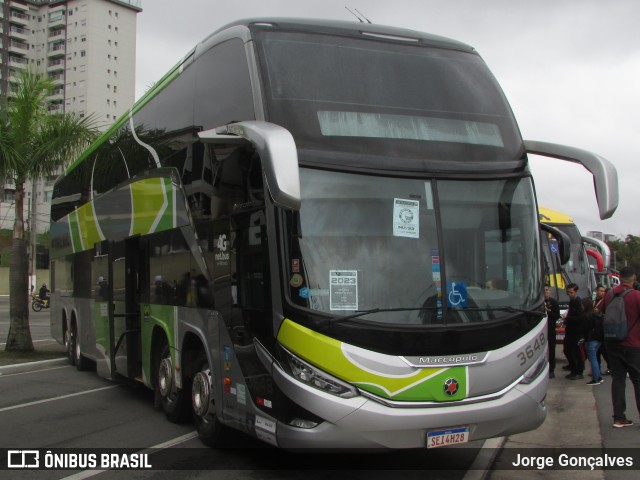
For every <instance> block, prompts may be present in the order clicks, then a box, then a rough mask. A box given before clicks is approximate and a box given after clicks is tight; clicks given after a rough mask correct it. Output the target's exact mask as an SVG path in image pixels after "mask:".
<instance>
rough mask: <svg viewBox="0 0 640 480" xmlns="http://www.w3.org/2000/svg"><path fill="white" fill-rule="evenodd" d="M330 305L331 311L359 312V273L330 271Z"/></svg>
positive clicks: (353, 271)
mask: <svg viewBox="0 0 640 480" xmlns="http://www.w3.org/2000/svg"><path fill="white" fill-rule="evenodd" d="M329 285H330V287H329V304H330V309H331V310H358V272H357V271H356V270H330V271H329Z"/></svg>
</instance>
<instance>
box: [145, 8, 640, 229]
mask: <svg viewBox="0 0 640 480" xmlns="http://www.w3.org/2000/svg"><path fill="white" fill-rule="evenodd" d="M345 6H346V7H349V8H350V9H351V10H355V9H357V10H359V11H360V12H362V13H363V14H364V15H366V17H367V18H368V19H370V20H371V21H372V22H373V23H378V24H383V25H391V26H396V27H402V28H410V29H414V30H419V31H423V32H429V33H434V34H438V35H442V36H445V37H450V38H453V39H456V40H460V41H462V42H465V43H467V44H469V45H471V46H473V47H475V48H476V49H477V50H478V52H479V53H480V55H481V56H482V57H483V59H484V60H485V62H486V63H487V64H488V66H489V68H490V69H491V71H492V72H493V74H494V75H495V76H496V78H497V79H498V82H500V84H501V86H502V88H503V90H504V92H505V94H506V96H507V99H508V100H509V102H510V104H511V107H512V109H513V111H514V113H515V116H516V119H517V121H518V124H519V126H520V130H521V132H522V136H523V138H525V139H528V140H539V141H548V142H554V143H562V144H566V145H570V146H574V147H580V148H584V149H587V150H591V151H593V152H595V153H597V154H599V155H601V156H603V157H605V158H607V159H608V160H610V161H611V162H612V163H613V164H614V165H615V166H616V168H617V170H618V176H619V189H620V205H619V207H618V210H617V211H616V213H615V214H614V215H613V217H612V218H611V219H609V220H606V221H601V220H600V218H599V215H598V207H597V203H596V197H595V193H594V190H593V180H592V177H591V175H590V174H589V173H588V172H587V171H586V170H585V169H584V168H582V167H581V166H579V165H575V164H568V163H566V162H562V161H559V160H550V159H545V158H542V157H537V156H529V159H530V166H531V170H532V172H533V176H534V181H535V184H536V190H537V194H538V201H539V204H540V205H543V206H546V207H549V208H553V209H556V210H560V211H562V212H565V213H567V214H569V215H570V216H572V217H573V219H574V220H575V222H576V223H577V224H578V226H579V227H580V229H581V231H582V233H583V234H585V233H586V232H587V231H589V230H598V231H604V232H605V233H613V234H616V235H627V234H632V235H640V211H639V210H640V205H639V202H638V199H639V198H640V196H639V194H638V191H639V190H640V25H639V24H638V20H639V19H640V1H638V0H610V1H604V0H536V1H526V0H395V1H389V0H367V1H363V0H319V1H318V0H313V1H304V0H260V1H257V0H243V1H239V2H221V1H216V0H181V1H179V2H177V1H175V0H143V2H142V8H143V11H142V12H141V13H140V14H138V23H137V67H136V98H139V97H140V96H141V95H142V94H143V93H144V91H145V90H146V89H147V88H148V87H149V86H150V85H152V84H153V83H154V82H155V81H157V80H158V79H160V77H162V75H163V74H164V73H166V72H167V71H168V70H169V69H170V68H171V67H172V66H173V65H175V64H176V63H177V62H178V61H179V60H180V59H181V58H182V57H183V56H184V55H185V54H186V53H187V52H188V51H189V50H190V49H191V48H192V47H193V46H195V45H196V44H197V43H198V42H199V41H200V40H202V39H203V38H204V37H206V36H207V35H208V34H209V33H211V32H213V31H214V30H216V29H218V28H219V27H222V26H224V25H225V24H227V23H229V22H232V21H234V20H238V19H242V18H249V17H257V16H279V17H282V16H286V17H309V18H329V19H338V20H355V18H354V17H353V16H352V15H351V14H350V13H349V12H348V11H347V10H346V9H345Z"/></svg>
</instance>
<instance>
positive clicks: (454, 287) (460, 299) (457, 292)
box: [447, 280, 469, 308]
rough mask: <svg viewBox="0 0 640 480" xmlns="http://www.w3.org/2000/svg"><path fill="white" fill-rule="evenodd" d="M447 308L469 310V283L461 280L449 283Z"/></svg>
mask: <svg viewBox="0 0 640 480" xmlns="http://www.w3.org/2000/svg"><path fill="white" fill-rule="evenodd" d="M447 306H448V307H449V308H467V307H468V306H469V304H468V297H467V282H462V281H459V280H456V281H452V282H447Z"/></svg>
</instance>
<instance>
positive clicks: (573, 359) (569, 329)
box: [563, 283, 584, 380]
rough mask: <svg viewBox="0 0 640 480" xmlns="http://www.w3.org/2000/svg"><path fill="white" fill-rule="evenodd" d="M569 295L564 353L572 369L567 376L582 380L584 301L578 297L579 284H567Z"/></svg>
mask: <svg viewBox="0 0 640 480" xmlns="http://www.w3.org/2000/svg"><path fill="white" fill-rule="evenodd" d="M567 295H568V296H569V308H568V309H567V313H566V315H565V317H564V323H565V334H564V342H563V351H564V355H565V357H567V361H568V362H569V367H570V370H571V371H570V373H569V374H568V375H567V378H568V379H569V380H582V379H583V378H584V377H583V376H582V372H583V371H584V362H583V360H582V355H581V353H580V340H581V339H582V333H583V329H582V326H581V323H580V320H581V314H582V303H581V301H580V297H578V285H576V284H575V283H570V284H569V285H567Z"/></svg>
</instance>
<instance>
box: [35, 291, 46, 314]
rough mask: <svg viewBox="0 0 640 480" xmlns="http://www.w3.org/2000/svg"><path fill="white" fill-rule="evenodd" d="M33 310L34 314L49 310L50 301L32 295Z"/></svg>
mask: <svg viewBox="0 0 640 480" xmlns="http://www.w3.org/2000/svg"><path fill="white" fill-rule="evenodd" d="M31 308H32V309H33V311H34V312H39V311H40V310H42V309H43V308H49V300H48V299H45V300H43V299H42V298H40V296H39V295H36V294H32V295H31Z"/></svg>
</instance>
